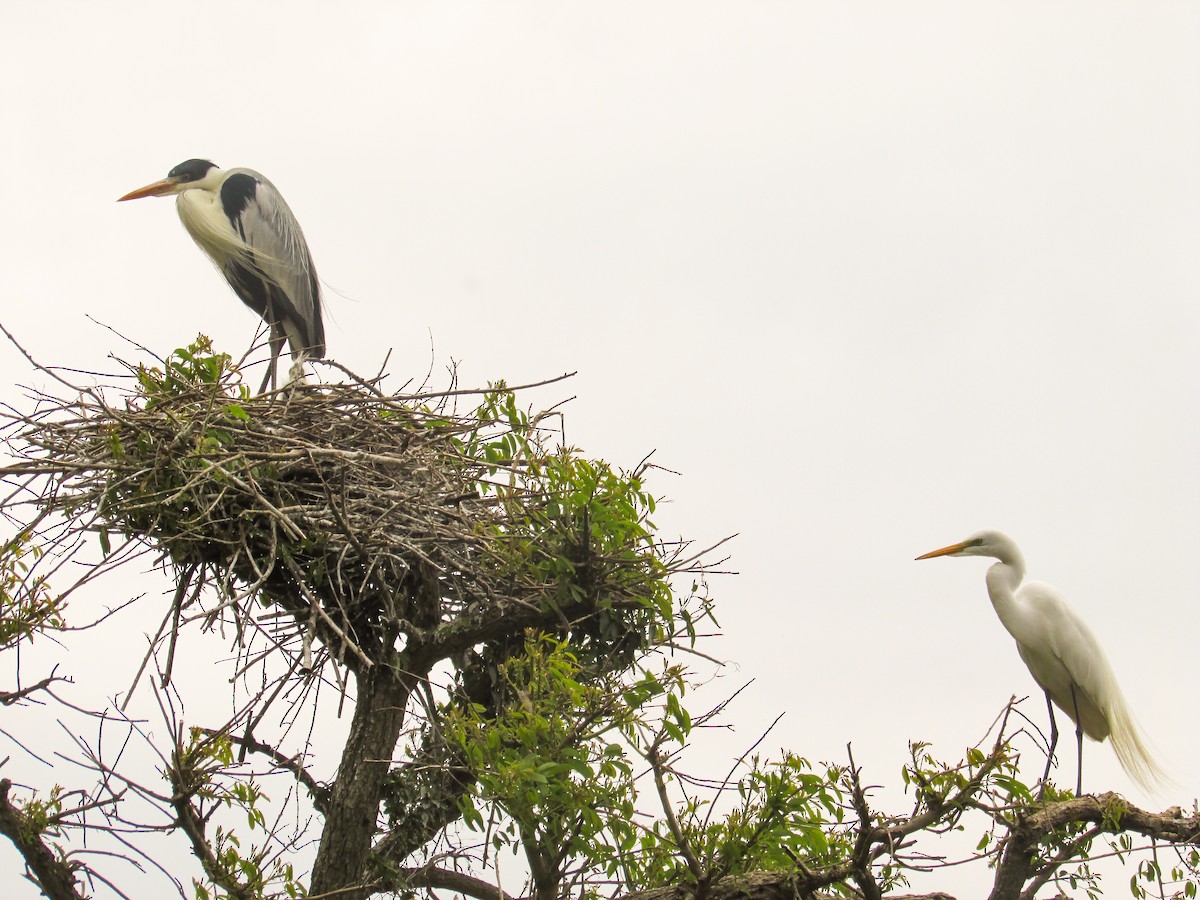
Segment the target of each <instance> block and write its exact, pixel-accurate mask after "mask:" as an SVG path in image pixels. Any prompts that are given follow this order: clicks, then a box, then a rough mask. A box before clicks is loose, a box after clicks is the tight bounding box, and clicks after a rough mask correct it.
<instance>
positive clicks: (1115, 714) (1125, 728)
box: [917, 531, 1167, 796]
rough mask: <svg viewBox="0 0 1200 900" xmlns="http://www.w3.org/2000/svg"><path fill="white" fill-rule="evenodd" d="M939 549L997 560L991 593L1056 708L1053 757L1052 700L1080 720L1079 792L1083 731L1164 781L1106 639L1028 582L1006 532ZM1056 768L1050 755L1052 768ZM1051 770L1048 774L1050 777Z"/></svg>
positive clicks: (1145, 776)
mask: <svg viewBox="0 0 1200 900" xmlns="http://www.w3.org/2000/svg"><path fill="white" fill-rule="evenodd" d="M935 556H988V557H992V558H993V559H997V560H999V562H997V563H995V564H994V565H993V566H992V567H991V568H990V569H988V571H987V590H988V596H989V597H991V598H992V606H993V607H995V609H996V615H997V616H999V617H1000V622H1001V623H1002V624H1003V625H1004V627H1005V628H1006V629H1007V630H1008V633H1009V634H1011V635H1012V636H1013V639H1014V640H1015V641H1016V642H1017V651H1018V652H1019V653H1020V654H1021V659H1023V660H1024V661H1025V665H1026V666H1028V667H1029V673H1030V674H1031V675H1032V676H1033V680H1034V681H1036V682H1037V683H1038V686H1039V687H1041V689H1042V690H1043V691H1045V692H1046V708H1047V709H1049V710H1050V757H1051V758H1053V755H1054V746H1055V744H1056V743H1057V741H1058V726H1057V724H1056V723H1055V721H1054V707H1055V706H1057V707H1058V708H1059V709H1061V710H1062V711H1063V712H1065V713H1066V714H1067V715H1068V716H1069V717H1070V718H1071V721H1073V722H1074V723H1075V741H1076V748H1077V750H1078V763H1079V768H1078V776H1077V778H1076V782H1075V794H1076V796H1078V795H1080V794H1081V793H1082V792H1083V736H1084V735H1085V734H1086V735H1087V736H1088V737H1090V738H1091V739H1092V740H1094V741H1103V740H1104V739H1105V738H1107V737H1111V738H1112V748H1113V750H1114V751H1115V752H1116V754H1117V759H1118V760H1120V762H1121V767H1122V768H1123V769H1124V770H1125V772H1126V773H1127V774H1128V775H1129V777H1130V778H1132V779H1133V780H1134V781H1136V782H1137V783H1138V784H1139V785H1140V786H1141V787H1142V788H1144V789H1145V790H1146V791H1148V792H1153V790H1154V788H1155V786H1156V785H1157V784H1161V783H1163V782H1164V781H1166V780H1167V779H1166V776H1165V774H1164V772H1163V770H1162V769H1161V768H1160V767H1159V765H1158V763H1157V762H1155V760H1154V758H1153V756H1151V754H1150V751H1149V750H1148V749H1147V748H1146V744H1145V742H1144V740H1143V738H1142V735H1141V731H1140V730H1139V728H1138V725H1137V722H1136V721H1134V718H1133V715H1132V713H1130V711H1129V706H1128V705H1127V704H1126V703H1125V697H1124V695H1123V694H1122V693H1121V688H1120V687H1119V686H1118V684H1117V678H1116V676H1115V675H1114V674H1113V670H1112V666H1110V665H1109V662H1108V658H1107V657H1106V656H1105V655H1104V651H1103V650H1102V649H1101V648H1100V642H1099V641H1097V640H1096V636H1095V635H1094V634H1093V633H1092V630H1091V629H1090V628H1088V626H1087V623H1086V622H1084V621H1083V619H1082V618H1081V617H1080V615H1079V613H1077V612H1075V610H1074V609H1072V608H1071V606H1070V604H1068V603H1067V601H1066V600H1065V599H1064V598H1063V596H1062V594H1060V593H1059V592H1058V591H1057V590H1055V589H1054V588H1052V587H1051V586H1050V585H1048V584H1042V583H1041V582H1038V581H1029V582H1026V583H1025V584H1024V585H1022V584H1021V580H1022V579H1023V578H1024V577H1025V559H1024V557H1023V556H1021V551H1020V550H1019V549H1018V548H1017V545H1016V543H1014V542H1013V540H1012V538H1010V537H1009V536H1008V535H1006V534H1002V533H1000V532H999V531H980V532H978V533H976V534H973V535H971V536H970V537H969V538H967V539H966V540H965V541H962V542H961V543H958V544H951V545H950V546H949V547H943V548H942V549H940V550H934V551H932V552H930V553H926V554H924V555H922V556H918V557H917V559H932V558H933V557H935ZM1049 772H1050V764H1049V759H1047V763H1046V774H1047V775H1048V774H1049ZM1044 778H1045V776H1043V780H1044Z"/></svg>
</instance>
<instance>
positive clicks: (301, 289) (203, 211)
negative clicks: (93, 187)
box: [118, 159, 325, 393]
mask: <svg viewBox="0 0 1200 900" xmlns="http://www.w3.org/2000/svg"><path fill="white" fill-rule="evenodd" d="M169 194H176V195H178V196H177V198H176V201H175V206H176V209H177V210H178V211H179V218H180V219H182V220H183V227H184V228H185V229H187V233H188V234H190V235H191V236H192V240H194V241H195V242H196V243H197V244H198V245H199V246H200V249H201V250H203V251H204V252H205V253H206V254H208V257H209V258H210V259H211V260H212V261H213V262H214V263H215V264H216V266H217V268H218V269H220V270H221V274H223V275H224V276H225V280H226V281H228V282H229V286H230V287H232V288H233V290H234V293H236V294H237V295H238V296H239V297H240V298H241V299H242V302H243V303H245V304H246V305H247V306H249V307H250V308H251V309H252V310H254V311H255V312H256V313H258V314H259V315H260V316H262V318H263V321H265V322H266V323H267V327H268V328H269V329H270V336H269V341H270V345H271V365H270V368H269V369H268V371H267V374H266V376H265V377H264V378H263V383H262V385H261V387H259V389H258V390H259V393H261V392H262V391H265V390H266V388H267V384H268V383H270V384H271V385H272V386H274V385H275V365H276V361H277V360H278V359H279V354H280V352H281V351H282V350H283V343H284V341H285V340H286V341H287V342H288V344H289V345H290V347H291V351H292V369H291V377H292V378H299V377H302V376H303V373H304V360H305V359H306V358H308V359H320V358H321V357H323V356H324V355H325V328H324V326H323V325H322V324H321V288H320V285H319V284H318V283H317V271H316V269H315V268H314V267H313V262H312V256H311V254H310V253H309V252H308V244H307V243H305V241H304V233H303V232H302V231H301V230H300V223H298V222H297V221H296V217H295V216H293V215H292V211H291V210H290V209H288V205H287V204H286V203H284V201H283V197H282V196H280V194H279V191H277V190H276V189H275V185H273V184H271V182H269V181H268V180H267V179H266V178H264V177H263V176H262V175H260V174H259V173H258V172H255V171H253V170H252V169H228V170H223V169H219V168H217V166H216V165H214V164H213V163H211V162H209V161H208V160H207V159H189V160H188V161H187V162H182V163H180V164H179V165H177V166H176V167H175V168H173V169H172V170H171V171H170V172H168V173H167V177H166V178H164V179H162V180H161V181H156V182H154V183H153V184H148V185H146V186H145V187H141V188H138V189H137V190H136V191H130V192H129V193H128V194H126V195H125V196H124V197H121V198H120V200H137V199H139V198H141V197H162V196H166V195H169ZM118 202H119V201H118Z"/></svg>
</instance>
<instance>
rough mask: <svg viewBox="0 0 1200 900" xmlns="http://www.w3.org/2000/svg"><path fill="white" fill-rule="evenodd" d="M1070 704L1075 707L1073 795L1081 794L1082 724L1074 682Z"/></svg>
mask: <svg viewBox="0 0 1200 900" xmlns="http://www.w3.org/2000/svg"><path fill="white" fill-rule="evenodd" d="M1071 705H1072V706H1073V707H1074V708H1075V749H1076V751H1077V753H1076V756H1075V759H1076V760H1077V762H1078V768H1077V769H1076V770H1075V771H1076V775H1075V796H1076V797H1082V796H1083V726H1082V725H1080V724H1079V700H1078V698H1077V697H1076V696H1075V684H1074V683H1072V684H1071Z"/></svg>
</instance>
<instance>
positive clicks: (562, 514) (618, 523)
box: [458, 383, 675, 664]
mask: <svg viewBox="0 0 1200 900" xmlns="http://www.w3.org/2000/svg"><path fill="white" fill-rule="evenodd" d="M471 418H472V419H473V421H474V422H475V423H476V425H475V427H474V428H472V429H471V430H470V431H469V432H467V433H466V434H464V435H463V436H462V437H461V438H459V439H458V445H459V447H460V449H461V452H462V455H463V457H464V459H466V460H470V461H471V462H472V463H482V464H483V466H482V469H481V476H482V477H481V478H480V480H479V481H478V488H479V491H480V493H481V494H483V495H484V496H493V497H495V498H496V502H497V503H498V504H499V506H500V508H501V509H502V510H503V513H504V514H503V515H502V516H500V517H498V521H497V523H496V524H494V525H486V526H483V527H485V528H486V529H487V530H488V532H489V536H491V537H499V538H502V540H500V541H498V542H493V543H492V544H491V546H493V547H494V548H495V552H494V555H493V557H492V561H493V563H494V564H495V565H496V566H497V567H498V568H499V569H500V571H501V572H502V573H504V574H505V575H506V577H508V578H511V579H513V580H518V581H524V582H527V583H531V584H535V585H538V586H539V588H538V590H539V593H540V596H541V602H542V603H543V604H544V605H545V606H546V607H547V608H550V609H559V610H561V609H566V608H573V607H578V606H580V605H586V606H587V607H589V608H592V609H594V615H592V616H590V617H589V618H588V619H587V621H586V623H585V624H584V626H583V627H582V628H581V629H579V630H577V631H576V633H575V635H574V637H575V647H576V652H580V653H585V654H587V655H588V656H589V658H590V659H592V660H602V659H610V660H613V661H614V662H620V663H622V664H628V663H629V662H630V661H632V659H633V656H634V654H635V653H636V652H637V650H639V649H642V648H645V647H648V646H651V645H653V644H655V643H658V642H661V640H662V639H663V638H664V636H665V635H666V634H667V633H669V631H668V629H670V628H671V627H672V626H673V624H674V623H673V616H674V614H675V604H674V600H673V595H672V591H671V587H670V585H669V583H668V579H667V574H668V572H667V565H666V563H665V562H664V559H663V551H664V548H663V546H662V545H661V544H660V543H659V542H658V541H657V539H656V537H655V534H654V524H653V522H652V521H651V519H650V516H651V515H653V513H654V510H655V506H656V500H655V498H654V496H653V495H652V494H651V493H650V492H649V491H647V490H646V489H645V486H644V484H643V481H642V476H641V472H640V471H638V472H626V471H623V470H620V469H616V468H613V467H612V466H611V465H610V464H608V463H606V462H604V461H603V460H595V459H587V458H586V457H584V456H582V455H581V454H580V453H579V451H578V450H576V449H575V448H572V447H561V448H559V449H557V450H554V451H547V450H546V449H545V447H544V446H543V434H542V425H541V420H540V419H538V418H534V419H532V420H531V419H530V417H529V416H528V414H527V413H525V412H524V411H523V410H521V409H519V408H518V407H517V405H516V398H515V396H514V394H513V393H512V392H511V391H508V390H506V389H505V388H504V386H503V384H502V383H501V384H500V385H499V386H497V387H496V388H495V389H494V390H493V391H491V392H489V393H488V394H487V395H486V396H485V398H484V400H483V402H482V403H481V404H480V406H479V408H478V409H476V410H475V412H474V414H473V415H472V417H471ZM501 474H503V475H506V476H507V477H506V478H504V479H501V478H499V476H500V475H501Z"/></svg>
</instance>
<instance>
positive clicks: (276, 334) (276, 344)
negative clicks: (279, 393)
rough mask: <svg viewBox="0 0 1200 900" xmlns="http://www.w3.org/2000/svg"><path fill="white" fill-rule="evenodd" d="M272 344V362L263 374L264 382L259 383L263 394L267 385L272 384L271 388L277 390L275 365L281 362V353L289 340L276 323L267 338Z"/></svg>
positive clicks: (259, 389) (259, 390)
mask: <svg viewBox="0 0 1200 900" xmlns="http://www.w3.org/2000/svg"><path fill="white" fill-rule="evenodd" d="M267 342H268V343H269V344H270V345H271V362H270V364H268V366H267V373H266V374H265V375H264V376H263V380H262V384H261V385H259V388H258V392H259V393H260V394H261V393H262V392H263V391H265V390H266V389H267V385H268V384H270V385H271V390H275V387H276V382H275V365H276V363H278V362H279V354H280V353H282V352H283V345H284V344H285V343H286V342H287V335H285V334H284V333H283V329H282V328H279V329H277V328H276V327H275V326H274V325H272V326H271V335H270V337H269V338H268V339H267Z"/></svg>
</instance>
